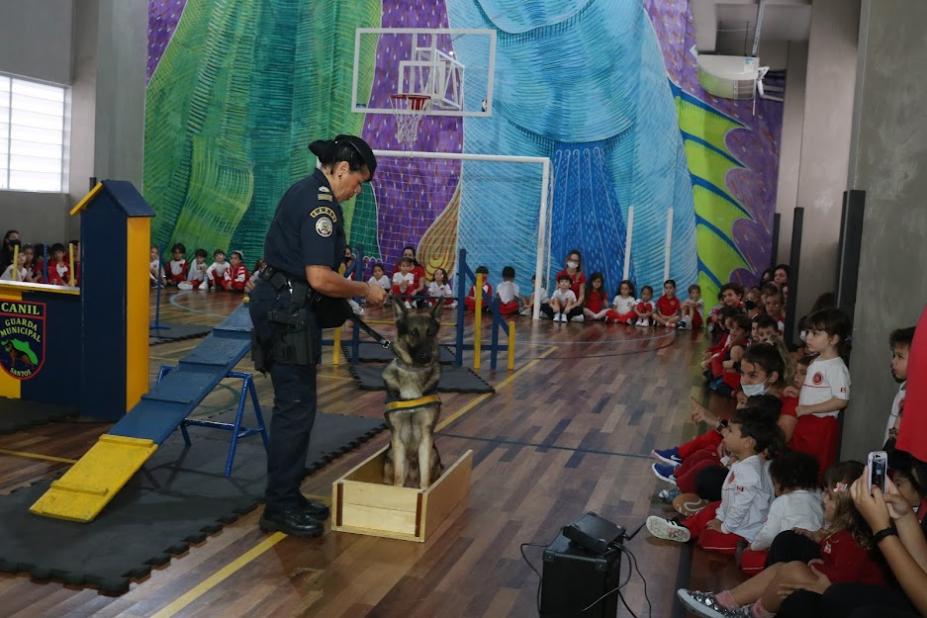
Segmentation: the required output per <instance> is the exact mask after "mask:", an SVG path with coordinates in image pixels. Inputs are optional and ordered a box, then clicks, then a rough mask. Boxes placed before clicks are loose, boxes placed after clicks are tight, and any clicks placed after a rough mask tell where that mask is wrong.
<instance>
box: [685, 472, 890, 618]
mask: <svg viewBox="0 0 927 618" xmlns="http://www.w3.org/2000/svg"><path fill="white" fill-rule="evenodd" d="M862 473H863V465H862V464H861V463H859V462H855V461H848V462H844V463H841V464H838V465H836V466H834V467H833V468H831V469H829V470H828V471H827V474H826V475H825V477H824V479H825V492H824V495H823V499H822V502H823V510H824V522H825V525H824V528H822V529H821V530H819V531H817V532H808V533H807V535H808V536H809V537H811V538H812V539H813V540H814V541H815V542H816V543H818V546H819V548H820V558H819V559H816V560H813V561H812V562H811V563H808V564H806V563H804V562H797V561H796V562H778V563H776V564H772V565H770V566H769V567H768V568H767V569H766V570H764V571H762V572H761V573H758V574H757V575H755V576H753V577H751V578H750V579H748V580H747V581H745V582H744V583H742V584H740V585H739V586H736V587H734V588H732V589H730V590H725V591H723V592H720V593H718V594H713V593H710V592H696V591H692V590H686V589H681V590H679V591H678V592H677V595H678V596H679V599H680V600H681V601H682V603H683V605H685V606H686V608H688V609H690V610H692V611H694V612H696V613H697V614H698V615H700V616H744V617H750V616H754V617H757V618H765V617H771V616H774V615H775V614H776V612H777V611H778V610H779V606H780V605H781V604H782V602H783V601H784V600H785V599H786V598H787V597H788V591H789V590H798V589H800V588H803V587H805V586H809V587H813V586H814V585H815V584H816V583H817V582H818V580H819V576H820V575H825V576H826V577H827V579H828V580H830V582H831V583H841V582H846V583H850V582H854V583H861V584H872V585H881V584H884V582H885V578H884V576H883V574H882V570H881V568H880V566H879V564H878V563H877V562H875V561H874V560H873V559H872V557H870V555H869V549H870V546H871V535H870V532H869V530H868V527H867V525H866V522H865V521H863V519H862V517H861V516H860V514H859V512H858V511H857V510H856V506H855V505H854V504H853V500H852V498H851V496H850V492H849V488H850V485H851V484H852V483H853V482H854V481H855V480H856V479H858V478H859V477H860V475H861V474H862Z"/></svg>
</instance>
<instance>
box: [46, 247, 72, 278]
mask: <svg viewBox="0 0 927 618" xmlns="http://www.w3.org/2000/svg"><path fill="white" fill-rule="evenodd" d="M51 254H52V259H51V264H49V265H48V283H50V284H51V285H71V267H70V266H69V265H68V260H67V256H66V255H65V249H64V245H62V244H61V243H55V244H54V245H52V248H51Z"/></svg>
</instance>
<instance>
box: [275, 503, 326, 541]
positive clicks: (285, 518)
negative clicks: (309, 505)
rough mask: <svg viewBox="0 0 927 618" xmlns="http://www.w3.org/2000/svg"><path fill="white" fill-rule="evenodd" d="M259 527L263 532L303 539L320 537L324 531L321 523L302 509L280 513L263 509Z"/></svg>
mask: <svg viewBox="0 0 927 618" xmlns="http://www.w3.org/2000/svg"><path fill="white" fill-rule="evenodd" d="M259 525H260V527H261V530H262V531H264V532H283V533H284V534H289V535H291V536H303V537H316V536H321V534H322V532H323V531H324V530H325V527H324V526H323V525H322V522H321V521H319V520H317V519H316V518H314V517H313V516H312V515H310V514H309V511H306V510H304V509H302V508H294V509H287V510H280V511H268V510H267V509H264V514H263V515H261V522H260V524H259Z"/></svg>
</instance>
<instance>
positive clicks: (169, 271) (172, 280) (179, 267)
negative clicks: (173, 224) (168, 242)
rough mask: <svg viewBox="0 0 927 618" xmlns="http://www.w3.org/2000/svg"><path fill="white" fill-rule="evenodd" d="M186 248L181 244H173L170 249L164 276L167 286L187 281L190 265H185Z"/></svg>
mask: <svg viewBox="0 0 927 618" xmlns="http://www.w3.org/2000/svg"><path fill="white" fill-rule="evenodd" d="M186 254H187V248H186V247H185V246H184V244H183V243H182V242H178V243H174V246H173V247H171V260H170V261H169V262H168V263H167V268H166V269H165V271H166V272H165V273H164V274H165V275H166V276H167V284H168V285H173V286H177V285H179V284H180V283H182V282H184V281H186V280H187V273H188V272H189V271H190V265H189V264H188V263H187V258H186Z"/></svg>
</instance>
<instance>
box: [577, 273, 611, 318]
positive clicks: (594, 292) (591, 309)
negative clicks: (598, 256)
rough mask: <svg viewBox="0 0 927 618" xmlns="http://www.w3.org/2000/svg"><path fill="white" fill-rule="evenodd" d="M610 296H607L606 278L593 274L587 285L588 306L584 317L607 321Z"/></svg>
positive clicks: (585, 307)
mask: <svg viewBox="0 0 927 618" xmlns="http://www.w3.org/2000/svg"><path fill="white" fill-rule="evenodd" d="M608 311H609V309H608V296H606V294H605V277H603V276H602V273H592V275H591V276H590V277H589V283H588V284H587V285H586V305H585V306H584V307H583V315H584V316H585V319H587V320H591V321H592V320H605V319H606V318H607V316H608Z"/></svg>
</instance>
